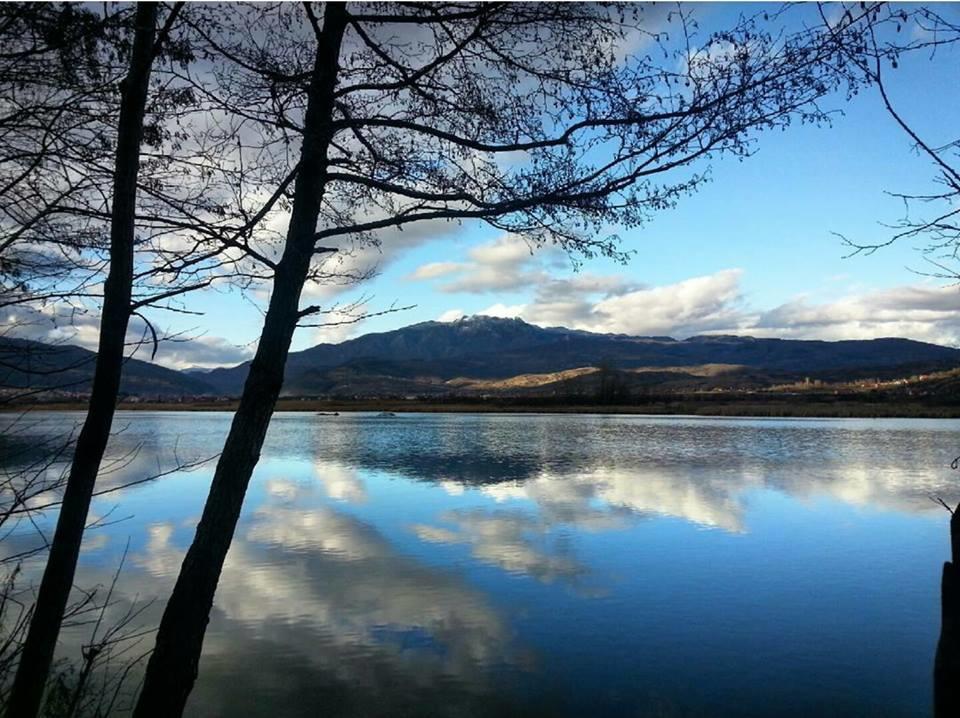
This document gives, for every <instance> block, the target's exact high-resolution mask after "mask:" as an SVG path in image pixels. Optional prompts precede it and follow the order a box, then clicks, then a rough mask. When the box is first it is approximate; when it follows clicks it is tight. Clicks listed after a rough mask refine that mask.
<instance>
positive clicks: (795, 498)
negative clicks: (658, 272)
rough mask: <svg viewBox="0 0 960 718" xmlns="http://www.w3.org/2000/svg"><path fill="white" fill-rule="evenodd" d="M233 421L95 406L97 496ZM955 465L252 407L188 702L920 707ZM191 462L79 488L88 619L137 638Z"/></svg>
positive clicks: (202, 709)
mask: <svg viewBox="0 0 960 718" xmlns="http://www.w3.org/2000/svg"><path fill="white" fill-rule="evenodd" d="M80 419H82V415H80V414H76V413H35V414H32V415H31V416H30V417H29V418H28V419H27V420H26V421H22V422H20V423H19V424H18V426H17V428H16V432H15V434H14V432H10V433H11V435H14V436H15V439H16V440H17V441H19V442H21V443H23V442H25V443H27V444H29V443H31V442H33V443H35V444H39V441H40V437H43V436H50V435H55V434H57V433H59V432H64V431H67V430H69V429H70V428H72V427H73V426H74V425H75V423H76V422H78V421H79V420H80ZM10 420H11V419H7V420H6V421H10ZM3 421H4V418H3V417H2V416H0V424H2V423H3ZM229 421H230V415H229V414H226V413H187V412H183V413H180V412H158V413H152V412H121V413H120V414H119V415H118V419H117V422H116V428H117V429H118V430H119V433H118V434H117V436H116V437H115V439H114V440H113V442H112V444H111V455H112V456H113V457H114V458H115V461H114V462H113V466H112V470H111V471H110V472H109V473H107V474H105V475H104V476H103V477H102V479H101V484H100V485H99V486H100V488H109V487H112V486H120V485H123V484H126V483H128V482H130V481H135V480H137V479H139V478H143V477H145V476H149V475H151V474H152V473H156V472H157V471H159V470H166V469H169V468H170V467H172V466H174V465H175V464H176V463H177V461H181V462H184V461H192V460H196V459H199V458H202V457H207V456H210V455H212V454H215V453H216V452H217V451H219V448H220V446H221V445H222V441H223V439H224V437H225V436H226V433H227V430H228V428H229ZM958 453H960V422H958V421H952V420H860V419H856V420H851V419H838V420H795V419H783V420H776V419H719V418H717V419H712V418H684V417H644V416H584V415H490V414H483V415H471V414H456V415H454V414H446V415H442V414H399V415H397V416H394V417H381V416H376V415H374V414H347V415H342V416H339V417H329V416H316V415H312V414H308V413H284V414H278V415H277V416H276V417H275V418H274V421H273V424H272V426H271V429H270V433H269V436H268V439H267V443H266V446H265V448H264V451H263V455H262V458H261V461H260V465H259V467H258V469H257V472H256V474H255V476H254V480H253V482H252V483H251V486H250V490H249V493H248V494H247V500H246V504H245V507H244V512H243V516H242V518H241V520H240V523H239V525H238V527H237V532H236V535H235V537H234V542H233V546H232V548H231V551H230V554H229V557H228V559H227V564H226V567H225V569H224V573H223V576H222V578H221V581H220V586H219V590H218V593H217V596H216V601H215V606H214V611H213V614H212V616H211V621H210V625H209V628H208V631H207V637H206V643H205V645H204V653H203V658H202V660H201V664H200V678H199V680H198V682H197V685H196V688H195V690H194V692H193V694H192V697H191V699H190V703H189V705H188V714H189V715H191V716H228V715H231V716H232V715H244V716H271V717H272V718H277V717H279V716H316V715H326V716H361V715H362V716H401V715H411V716H506V715H518V716H521V715H522V716H540V715H542V716H601V715H602V716H647V715H650V716H687V715H703V716H761V715H776V716H810V715H817V716H831V715H836V716H858V715H863V716H874V715H876V716H880V715H882V716H922V715H929V714H930V712H931V706H932V686H931V677H932V666H933V655H934V650H935V647H936V640H937V635H938V632H939V610H940V609H939V581H940V572H941V566H942V562H943V561H944V560H946V559H948V558H949V535H948V528H947V524H948V519H949V516H948V514H947V512H946V511H945V510H944V509H943V508H942V507H939V506H937V505H936V504H934V502H933V501H931V499H930V496H931V495H939V496H942V497H943V498H944V499H946V500H947V501H948V502H951V503H956V502H957V501H958V499H960V490H958V489H960V482H958V477H957V475H956V472H955V471H952V470H951V469H950V462H951V460H952V459H953V458H954V456H956V455H957V454H958ZM212 471H213V465H212V464H207V465H206V466H203V467H200V468H197V469H195V470H192V471H188V472H181V473H172V474H170V475H167V476H164V477H162V478H160V479H158V480H156V481H153V482H151V483H147V484H143V485H139V486H136V487H131V488H125V489H122V490H120V491H117V492H113V493H109V494H105V495H103V496H101V497H99V498H97V499H96V500H95V503H94V507H93V512H94V514H95V518H96V519H98V520H99V523H100V524H101V525H100V526H98V527H96V528H93V529H91V530H89V531H88V533H87V537H86V539H85V543H84V549H83V553H82V556H81V564H80V569H79V574H78V577H77V581H76V583H77V585H78V586H81V587H91V586H93V585H95V584H104V585H106V584H109V583H110V579H111V576H112V575H113V573H114V572H115V571H116V570H117V567H118V565H119V562H120V559H121V557H122V556H123V555H124V552H125V551H126V558H125V561H124V565H123V569H122V571H121V574H120V578H119V581H118V584H117V587H116V589H115V592H114V595H113V601H114V604H113V605H112V607H111V609H110V616H113V617H116V616H120V615H122V614H123V613H124V612H125V611H126V610H127V609H128V608H129V607H130V606H131V605H135V606H138V607H141V608H143V609H144V610H143V612H142V613H140V614H139V615H138V616H137V618H136V621H137V625H138V626H141V627H147V628H149V627H150V626H152V625H155V623H156V622H157V621H158V619H159V615H160V612H161V610H162V602H163V600H164V598H165V596H166V595H167V594H168V593H169V591H170V590H171V588H172V586H173V582H174V580H175V578H176V575H177V571H178V569H179V566H180V561H181V558H182V556H183V553H184V552H185V550H186V547H187V546H188V544H189V542H190V540H191V538H192V535H193V530H194V526H195V524H196V521H197V518H198V517H199V514H200V511H201V508H202V505H203V501H204V499H205V497H206V492H207V488H208V485H209V480H210V477H211V474H212ZM52 518H53V517H47V518H46V519H44V520H43V521H41V522H40V525H41V528H43V527H46V528H49V527H50V526H52V523H51V519H52ZM35 540H36V539H35V534H34V532H33V530H32V529H31V528H30V527H29V526H27V525H21V526H20V527H19V528H18V529H17V531H16V532H15V533H14V534H13V535H12V536H9V537H7V538H6V539H5V540H4V542H3V543H0V548H2V549H3V551H4V552H5V553H7V554H10V553H14V552H17V551H20V550H23V549H24V547H27V546H29V544H30V542H32V541H35ZM38 570H39V566H38V565H37V564H36V563H35V562H33V563H28V564H27V565H26V567H25V574H26V576H27V577H28V578H29V577H31V576H33V577H35V576H36V575H37V571H38ZM151 600H152V601H153V603H150V601H151ZM79 640H80V637H79V634H78V633H77V630H73V631H68V632H67V634H66V635H65V637H64V641H63V653H64V654H65V655H68V656H69V655H73V656H74V657H75V656H76V655H78V653H77V643H78V641H79ZM151 645H152V638H147V639H146V640H145V641H144V642H142V643H141V644H140V646H139V648H137V649H136V651H139V652H140V653H142V652H143V651H145V650H147V649H148V648H149V647H150V646H151ZM134 652H135V651H134ZM134 652H131V653H130V655H133V654H134Z"/></svg>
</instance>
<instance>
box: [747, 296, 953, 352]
mask: <svg viewBox="0 0 960 718" xmlns="http://www.w3.org/2000/svg"><path fill="white" fill-rule="evenodd" d="M754 327H755V330H756V331H757V332H758V333H764V334H768V335H775V336H781V337H786V338H817V339H870V338H875V337H909V338H911V339H919V340H922V341H929V342H935V343H938V344H960V291H958V290H957V288H956V287H938V286H924V285H919V286H917V285H914V286H903V287H893V288H891V289H885V290H878V291H872V292H866V293H862V294H857V295H850V296H847V297H844V298H842V299H839V300H837V301H833V302H827V303H820V304H814V303H810V302H809V301H808V300H807V299H805V298H800V299H797V300H794V301H791V302H787V303H785V304H782V305H780V306H779V307H776V308H774V309H771V310H769V311H766V312H763V313H762V314H760V316H759V317H758V318H757V321H756V323H755V325H754Z"/></svg>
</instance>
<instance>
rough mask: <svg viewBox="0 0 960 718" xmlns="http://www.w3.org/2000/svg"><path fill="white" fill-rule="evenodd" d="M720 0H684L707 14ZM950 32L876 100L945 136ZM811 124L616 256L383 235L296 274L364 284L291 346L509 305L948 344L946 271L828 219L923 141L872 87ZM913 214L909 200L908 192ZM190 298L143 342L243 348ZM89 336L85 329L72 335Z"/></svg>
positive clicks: (166, 347) (955, 302) (222, 350)
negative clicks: (358, 313)
mask: <svg viewBox="0 0 960 718" xmlns="http://www.w3.org/2000/svg"><path fill="white" fill-rule="evenodd" d="M740 9H741V8H739V7H737V6H735V5H712V6H699V7H698V9H697V12H698V16H699V17H701V19H702V20H704V21H705V24H707V25H709V24H710V23H713V22H715V23H717V24H722V23H723V22H724V20H725V19H726V18H727V17H728V15H730V14H732V13H735V12H737V11H739V10H740ZM958 60H960V53H958V52H957V50H956V49H954V50H953V51H952V52H951V51H945V52H941V53H940V54H939V55H938V56H937V57H935V58H933V59H932V60H931V59H930V58H929V57H928V56H926V55H924V56H915V57H912V58H909V59H907V60H906V61H904V62H902V63H901V66H900V67H899V69H897V70H895V71H890V72H888V73H887V77H886V79H887V82H888V85H889V87H888V89H889V91H890V94H891V96H892V99H893V101H894V104H895V105H896V106H897V107H898V108H899V109H900V111H901V112H902V114H903V115H904V116H905V118H906V119H907V120H908V122H910V123H911V124H912V125H913V126H914V127H915V129H916V130H917V131H918V132H919V133H920V135H921V136H923V137H925V138H927V139H928V140H929V142H930V144H932V145H937V144H943V143H946V142H948V141H950V140H953V139H956V118H957V117H958V116H960V85H958V83H957V82H956V67H957V66H958ZM827 104H828V106H830V107H831V108H835V109H836V110H837V111H838V113H837V114H836V115H835V117H834V120H833V122H832V124H831V126H829V127H813V126H801V125H796V124H795V125H793V126H791V127H790V128H788V129H787V130H786V131H780V130H775V131H772V132H768V133H761V134H760V135H758V137H757V142H756V144H755V146H754V150H755V151H754V154H753V156H751V157H749V158H746V159H745V160H742V161H741V160H739V159H737V158H733V157H724V158H719V159H713V160H711V161H710V162H709V163H704V164H703V165H701V166H697V167H696V169H700V170H703V169H709V175H710V182H709V183H707V184H706V185H704V186H703V187H702V188H701V189H700V190H699V191H698V192H696V193H695V194H694V195H692V196H690V197H685V198H682V199H681V200H680V201H679V204H678V206H677V207H676V208H674V209H672V210H667V211H663V212H660V213H658V214H656V215H655V216H654V217H653V218H652V219H651V221H649V222H648V223H647V224H645V225H644V226H642V227H639V228H632V229H621V228H616V227H613V228H611V229H612V230H613V231H615V232H617V233H618V234H619V235H620V237H621V241H622V244H621V248H622V249H624V250H627V251H629V252H631V257H630V260H629V262H628V263H627V264H625V265H620V264H617V263H615V262H613V261H610V260H605V259H597V260H589V261H587V262H585V263H584V264H583V265H582V266H581V267H580V268H579V269H578V270H575V269H574V268H573V267H572V266H571V262H570V261H569V259H568V258H566V257H565V256H564V255H563V254H562V253H560V252H558V251H557V250H554V249H549V248H548V249H546V250H543V251H540V252H537V253H531V251H530V248H529V247H528V246H527V244H526V243H525V241H524V240H523V239H522V238H520V237H517V236H513V235H508V234H504V233H503V232H501V231H498V230H495V229H492V228H490V227H487V226H484V225H481V224H471V223H464V224H463V225H459V226H457V225H444V226H442V227H441V228H440V229H433V230H431V231H429V232H421V233H416V232H412V233H410V232H408V233H406V234H405V236H404V233H397V232H394V233H393V234H390V235H384V236H383V237H382V240H383V248H382V253H381V255H380V256H379V257H378V261H377V275H376V276H375V277H374V278H373V279H371V280H369V281H367V282H365V283H364V284H362V285H361V286H358V287H355V288H353V289H351V290H349V291H346V292H341V293H339V294H337V295H336V296H331V293H330V292H329V290H323V289H320V290H308V295H309V293H310V291H314V292H316V294H317V295H318V296H319V297H321V298H323V299H325V300H326V301H327V302H331V301H333V302H336V301H340V302H345V303H346V302H350V301H352V300H356V299H359V298H364V299H365V300H366V303H365V308H366V309H367V310H368V311H370V312H378V311H382V310H385V309H388V308H390V307H409V308H404V309H402V310H400V311H395V312H393V313H389V314H386V315H383V316H378V317H373V318H371V319H368V320H366V321H363V322H361V323H358V324H350V325H340V326H330V327H320V328H303V329H300V330H298V332H297V334H296V336H295V338H294V346H293V348H294V350H298V349H304V348H307V347H309V346H312V345H314V344H316V343H318V342H321V341H342V340H344V339H348V338H350V337H353V336H358V335H360V334H364V333H368V332H374V331H377V332H379V331H387V330H391V329H396V328H399V327H402V326H406V325H409V324H413V323H416V322H422V321H428V320H440V321H451V320H455V319H456V318H458V317H461V316H464V315H473V314H485V315H493V316H503V317H519V318H521V319H524V320H525V321H528V322H531V323H533V324H538V325H542V326H566V327H571V328H579V329H585V330H591V331H598V332H614V333H627V334H634V335H670V336H674V337H677V338H682V337H687V336H692V335H695V334H701V333H726V334H740V335H752V336H758V337H784V338H804V339H828V340H836V339H853V338H872V337H887V336H903V337H908V338H912V339H918V340H923V341H930V342H936V343H941V344H948V345H954V346H960V289H958V288H957V287H955V286H952V285H951V284H950V283H949V281H947V280H944V279H940V278H935V277H930V276H925V275H924V272H929V271H930V270H931V269H932V267H931V265H929V264H928V263H927V262H926V261H925V259H924V257H923V255H922V253H920V252H919V251H918V247H919V246H920V243H918V242H910V241H904V242H901V243H898V244H895V245H893V246H890V247H886V248H884V249H882V250H880V251H878V252H876V253H874V254H872V255H869V256H864V255H862V254H861V255H857V256H852V257H851V256H848V255H849V254H850V249H849V247H848V246H846V245H845V244H844V242H843V240H842V239H841V238H840V237H839V236H838V235H843V236H846V237H848V238H850V239H851V240H853V241H856V242H859V243H864V244H870V243H878V242H882V241H884V240H886V239H887V238H888V237H889V236H890V235H891V230H890V229H889V228H888V227H885V226H884V223H888V224H889V223H893V222H896V221H897V220H898V219H900V218H901V217H903V215H904V208H903V205H902V203H901V202H900V201H899V200H898V199H896V198H894V197H891V196H890V195H889V194H888V193H889V192H905V193H911V192H914V193H924V192H929V191H931V190H933V189H935V188H936V185H935V184H934V183H933V178H934V177H935V174H936V173H935V169H934V168H933V166H932V164H931V162H930V161H929V159H927V158H925V157H922V156H919V155H918V154H917V153H916V152H915V151H913V150H912V148H911V144H910V141H909V139H908V138H907V137H906V135H905V134H904V133H903V132H902V130H901V129H900V128H899V127H898V126H897V125H896V124H895V123H894V121H893V119H892V118H891V117H890V116H889V115H888V114H887V112H886V111H885V109H884V107H883V105H882V103H881V99H880V97H879V95H878V94H877V92H876V91H875V90H872V89H871V90H867V91H866V92H865V93H863V94H861V95H859V96H857V97H855V98H853V99H852V100H851V101H849V102H848V101H846V100H845V98H843V97H834V98H830V100H829V101H828V103H827ZM913 216H922V208H921V209H920V211H919V212H918V211H915V212H914V214H913ZM191 302H192V307H191V308H192V309H196V310H198V311H200V312H202V315H200V316H174V317H163V318H162V321H164V322H166V324H164V325H163V326H164V328H165V329H167V330H169V331H186V332H187V333H189V334H190V335H192V336H194V337H195V339H194V341H192V342H174V343H165V344H163V345H161V347H160V350H159V352H158V354H157V358H156V360H157V361H159V362H160V363H163V364H166V365H168V366H172V367H176V368H183V367H187V366H207V367H209V366H215V365H220V364H234V363H237V362H239V361H241V360H243V359H245V358H248V357H249V356H250V355H251V353H252V351H253V348H254V347H255V341H256V339H257V336H258V335H259V332H260V328H261V324H262V314H261V313H260V310H259V309H258V308H257V306H256V305H255V303H253V302H250V301H246V300H244V299H243V298H242V297H241V296H239V294H238V293H237V292H236V291H227V290H218V291H209V292H206V293H203V294H199V295H196V296H195V297H193V298H192V299H191ZM82 339H83V340H84V341H86V342H87V343H89V341H90V336H85V337H83V338H82Z"/></svg>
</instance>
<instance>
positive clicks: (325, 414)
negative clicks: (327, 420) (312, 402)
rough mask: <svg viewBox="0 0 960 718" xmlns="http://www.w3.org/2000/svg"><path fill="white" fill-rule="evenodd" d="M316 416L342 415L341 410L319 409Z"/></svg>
mask: <svg viewBox="0 0 960 718" xmlns="http://www.w3.org/2000/svg"><path fill="white" fill-rule="evenodd" d="M314 416H340V412H339V411H318V412H317V413H316V414H314Z"/></svg>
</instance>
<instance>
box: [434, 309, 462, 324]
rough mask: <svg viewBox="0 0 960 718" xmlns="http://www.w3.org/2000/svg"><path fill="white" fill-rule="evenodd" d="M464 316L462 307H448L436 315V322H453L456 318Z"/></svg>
mask: <svg viewBox="0 0 960 718" xmlns="http://www.w3.org/2000/svg"><path fill="white" fill-rule="evenodd" d="M465 316H466V313H465V312H464V311H463V310H462V309H448V310H447V311H445V312H444V313H443V314H441V315H440V316H439V317H437V321H438V322H455V321H457V320H458V319H463V318H464V317H465Z"/></svg>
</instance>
